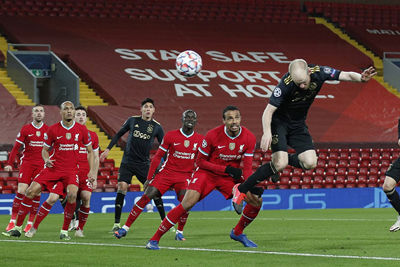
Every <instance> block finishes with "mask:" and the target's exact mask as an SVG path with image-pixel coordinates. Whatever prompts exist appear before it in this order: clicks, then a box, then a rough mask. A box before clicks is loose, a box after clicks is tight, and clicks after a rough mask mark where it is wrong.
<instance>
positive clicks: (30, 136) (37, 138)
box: [26, 129, 45, 143]
mask: <svg viewBox="0 0 400 267" xmlns="http://www.w3.org/2000/svg"><path fill="white" fill-rule="evenodd" d="M44 133H45V132H44V131H41V130H36V129H33V130H31V131H29V132H28V133H27V135H26V140H27V141H28V143H30V142H43V139H44Z"/></svg>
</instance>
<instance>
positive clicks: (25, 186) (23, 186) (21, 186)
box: [18, 183, 29, 195]
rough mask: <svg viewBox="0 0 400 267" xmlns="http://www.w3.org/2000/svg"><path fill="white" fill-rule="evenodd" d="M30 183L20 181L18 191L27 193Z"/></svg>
mask: <svg viewBox="0 0 400 267" xmlns="http://www.w3.org/2000/svg"><path fill="white" fill-rule="evenodd" d="M28 187H29V185H28V184H26V183H18V193H20V194H23V195H25V192H26V189H28Z"/></svg>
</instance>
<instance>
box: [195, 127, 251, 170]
mask: <svg viewBox="0 0 400 267" xmlns="http://www.w3.org/2000/svg"><path fill="white" fill-rule="evenodd" d="M255 146H256V137H255V136H254V134H253V133H252V132H250V131H249V130H248V129H247V128H245V127H243V126H241V127H240V132H239V134H238V135H237V136H235V137H231V136H229V135H228V133H227V132H226V127H225V125H221V126H218V127H216V128H214V129H212V130H210V131H209V132H208V133H207V134H206V136H205V138H204V140H203V142H202V145H201V147H200V149H199V152H200V153H202V154H203V155H205V156H206V157H208V161H209V162H211V163H215V164H218V165H223V166H228V165H230V166H232V167H235V168H239V167H240V162H241V161H242V159H243V158H244V157H253V154H254V149H255Z"/></svg>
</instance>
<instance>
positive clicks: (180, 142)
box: [169, 138, 201, 153]
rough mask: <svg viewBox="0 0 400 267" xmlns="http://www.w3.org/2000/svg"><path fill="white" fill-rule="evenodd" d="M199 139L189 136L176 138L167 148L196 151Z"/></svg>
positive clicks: (189, 151)
mask: <svg viewBox="0 0 400 267" xmlns="http://www.w3.org/2000/svg"><path fill="white" fill-rule="evenodd" d="M200 142H201V141H200V140H199V139H194V138H192V139H189V138H176V139H174V142H172V143H171V144H170V147H169V150H171V151H180V152H187V153H192V152H196V151H197V150H198V148H199V146H200Z"/></svg>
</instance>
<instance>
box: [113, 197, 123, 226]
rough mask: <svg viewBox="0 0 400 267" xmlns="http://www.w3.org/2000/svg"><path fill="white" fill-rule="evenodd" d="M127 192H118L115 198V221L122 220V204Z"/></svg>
mask: <svg viewBox="0 0 400 267" xmlns="http://www.w3.org/2000/svg"><path fill="white" fill-rule="evenodd" d="M124 198H125V194H123V193H121V192H118V193H117V197H116V198H115V219H114V222H115V223H119V222H120V220H121V213H122V206H123V205H124Z"/></svg>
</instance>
